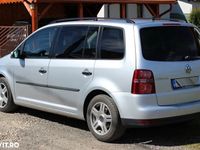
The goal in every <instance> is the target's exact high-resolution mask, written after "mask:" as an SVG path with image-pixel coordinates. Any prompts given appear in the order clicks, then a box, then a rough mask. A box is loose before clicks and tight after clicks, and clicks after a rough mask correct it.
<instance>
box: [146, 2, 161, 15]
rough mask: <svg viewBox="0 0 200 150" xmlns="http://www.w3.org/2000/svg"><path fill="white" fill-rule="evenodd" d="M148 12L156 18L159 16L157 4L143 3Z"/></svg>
mask: <svg viewBox="0 0 200 150" xmlns="http://www.w3.org/2000/svg"><path fill="white" fill-rule="evenodd" d="M144 5H145V7H146V8H147V9H148V11H149V12H150V14H151V15H152V16H154V17H156V18H159V4H144Z"/></svg>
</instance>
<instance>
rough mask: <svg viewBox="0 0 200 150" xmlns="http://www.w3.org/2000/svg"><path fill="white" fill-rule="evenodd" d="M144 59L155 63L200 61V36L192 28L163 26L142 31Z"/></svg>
mask: <svg viewBox="0 0 200 150" xmlns="http://www.w3.org/2000/svg"><path fill="white" fill-rule="evenodd" d="M140 35H141V46H142V53H143V57H144V58H145V59H147V60H154V61H185V60H194V59H200V45H199V39H198V38H199V34H198V33H197V31H196V30H195V29H194V28H192V27H183V26H163V27H150V28H143V29H141V30H140Z"/></svg>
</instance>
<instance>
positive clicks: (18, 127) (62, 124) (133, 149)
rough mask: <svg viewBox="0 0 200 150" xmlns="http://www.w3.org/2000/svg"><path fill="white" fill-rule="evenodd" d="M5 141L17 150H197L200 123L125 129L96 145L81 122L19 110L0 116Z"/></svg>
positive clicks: (0, 132) (23, 109)
mask: <svg viewBox="0 0 200 150" xmlns="http://www.w3.org/2000/svg"><path fill="white" fill-rule="evenodd" d="M8 141H9V142H18V143H19V148H18V149H20V150H87V149H94V150H122V149H123V150H126V149H130V150H151V149H153V150H154V149H155V150H157V149H158V150H159V149H161V150H185V149H187V150H199V149H200V146H199V143H200V122H199V121H197V120H196V121H191V122H188V123H182V124H178V125H177V124H176V125H170V126H165V127H159V128H145V129H128V130H127V132H126V133H125V135H124V136H123V137H122V139H121V140H119V141H117V142H115V143H112V144H110V143H103V142H99V141H97V140H96V139H95V138H94V137H93V136H92V135H91V133H90V132H89V131H88V128H87V124H86V122H84V121H80V120H76V119H71V118H67V117H63V116H58V115H54V114H50V113H46V112H41V111H36V110H32V109H27V108H20V109H19V110H18V111H17V112H16V113H13V114H5V113H0V143H1V142H8ZM0 149H3V148H0ZM4 149H5V148H4Z"/></svg>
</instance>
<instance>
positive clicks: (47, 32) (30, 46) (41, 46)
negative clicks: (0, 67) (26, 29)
mask: <svg viewBox="0 0 200 150" xmlns="http://www.w3.org/2000/svg"><path fill="white" fill-rule="evenodd" d="M55 33H56V28H48V29H44V30H41V31H39V32H38V33H36V34H34V35H33V36H32V37H30V38H29V39H28V40H27V41H26V42H25V45H24V50H23V51H24V52H25V53H26V57H27V58H48V56H49V52H50V49H51V47H52V44H53V38H54V36H55Z"/></svg>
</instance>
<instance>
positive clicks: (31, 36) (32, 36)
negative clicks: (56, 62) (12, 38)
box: [15, 26, 58, 59]
mask: <svg viewBox="0 0 200 150" xmlns="http://www.w3.org/2000/svg"><path fill="white" fill-rule="evenodd" d="M48 29H55V31H54V32H55V35H54V37H53V40H52V41H53V42H52V45H51V47H50V49H49V55H48V57H26V58H25V59H50V58H51V57H52V50H53V47H54V45H55V39H56V37H57V34H58V27H56V26H53V27H46V28H43V29H40V30H38V31H37V32H35V33H33V34H31V35H30V36H29V37H28V38H27V39H26V40H25V41H23V42H22V43H21V44H20V46H22V50H21V52H23V51H24V48H25V44H26V43H27V41H28V40H31V38H34V36H37V35H36V34H39V33H40V32H42V31H45V30H48ZM20 46H19V47H20ZM19 47H17V49H16V50H15V51H17V50H18V48H19Z"/></svg>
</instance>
